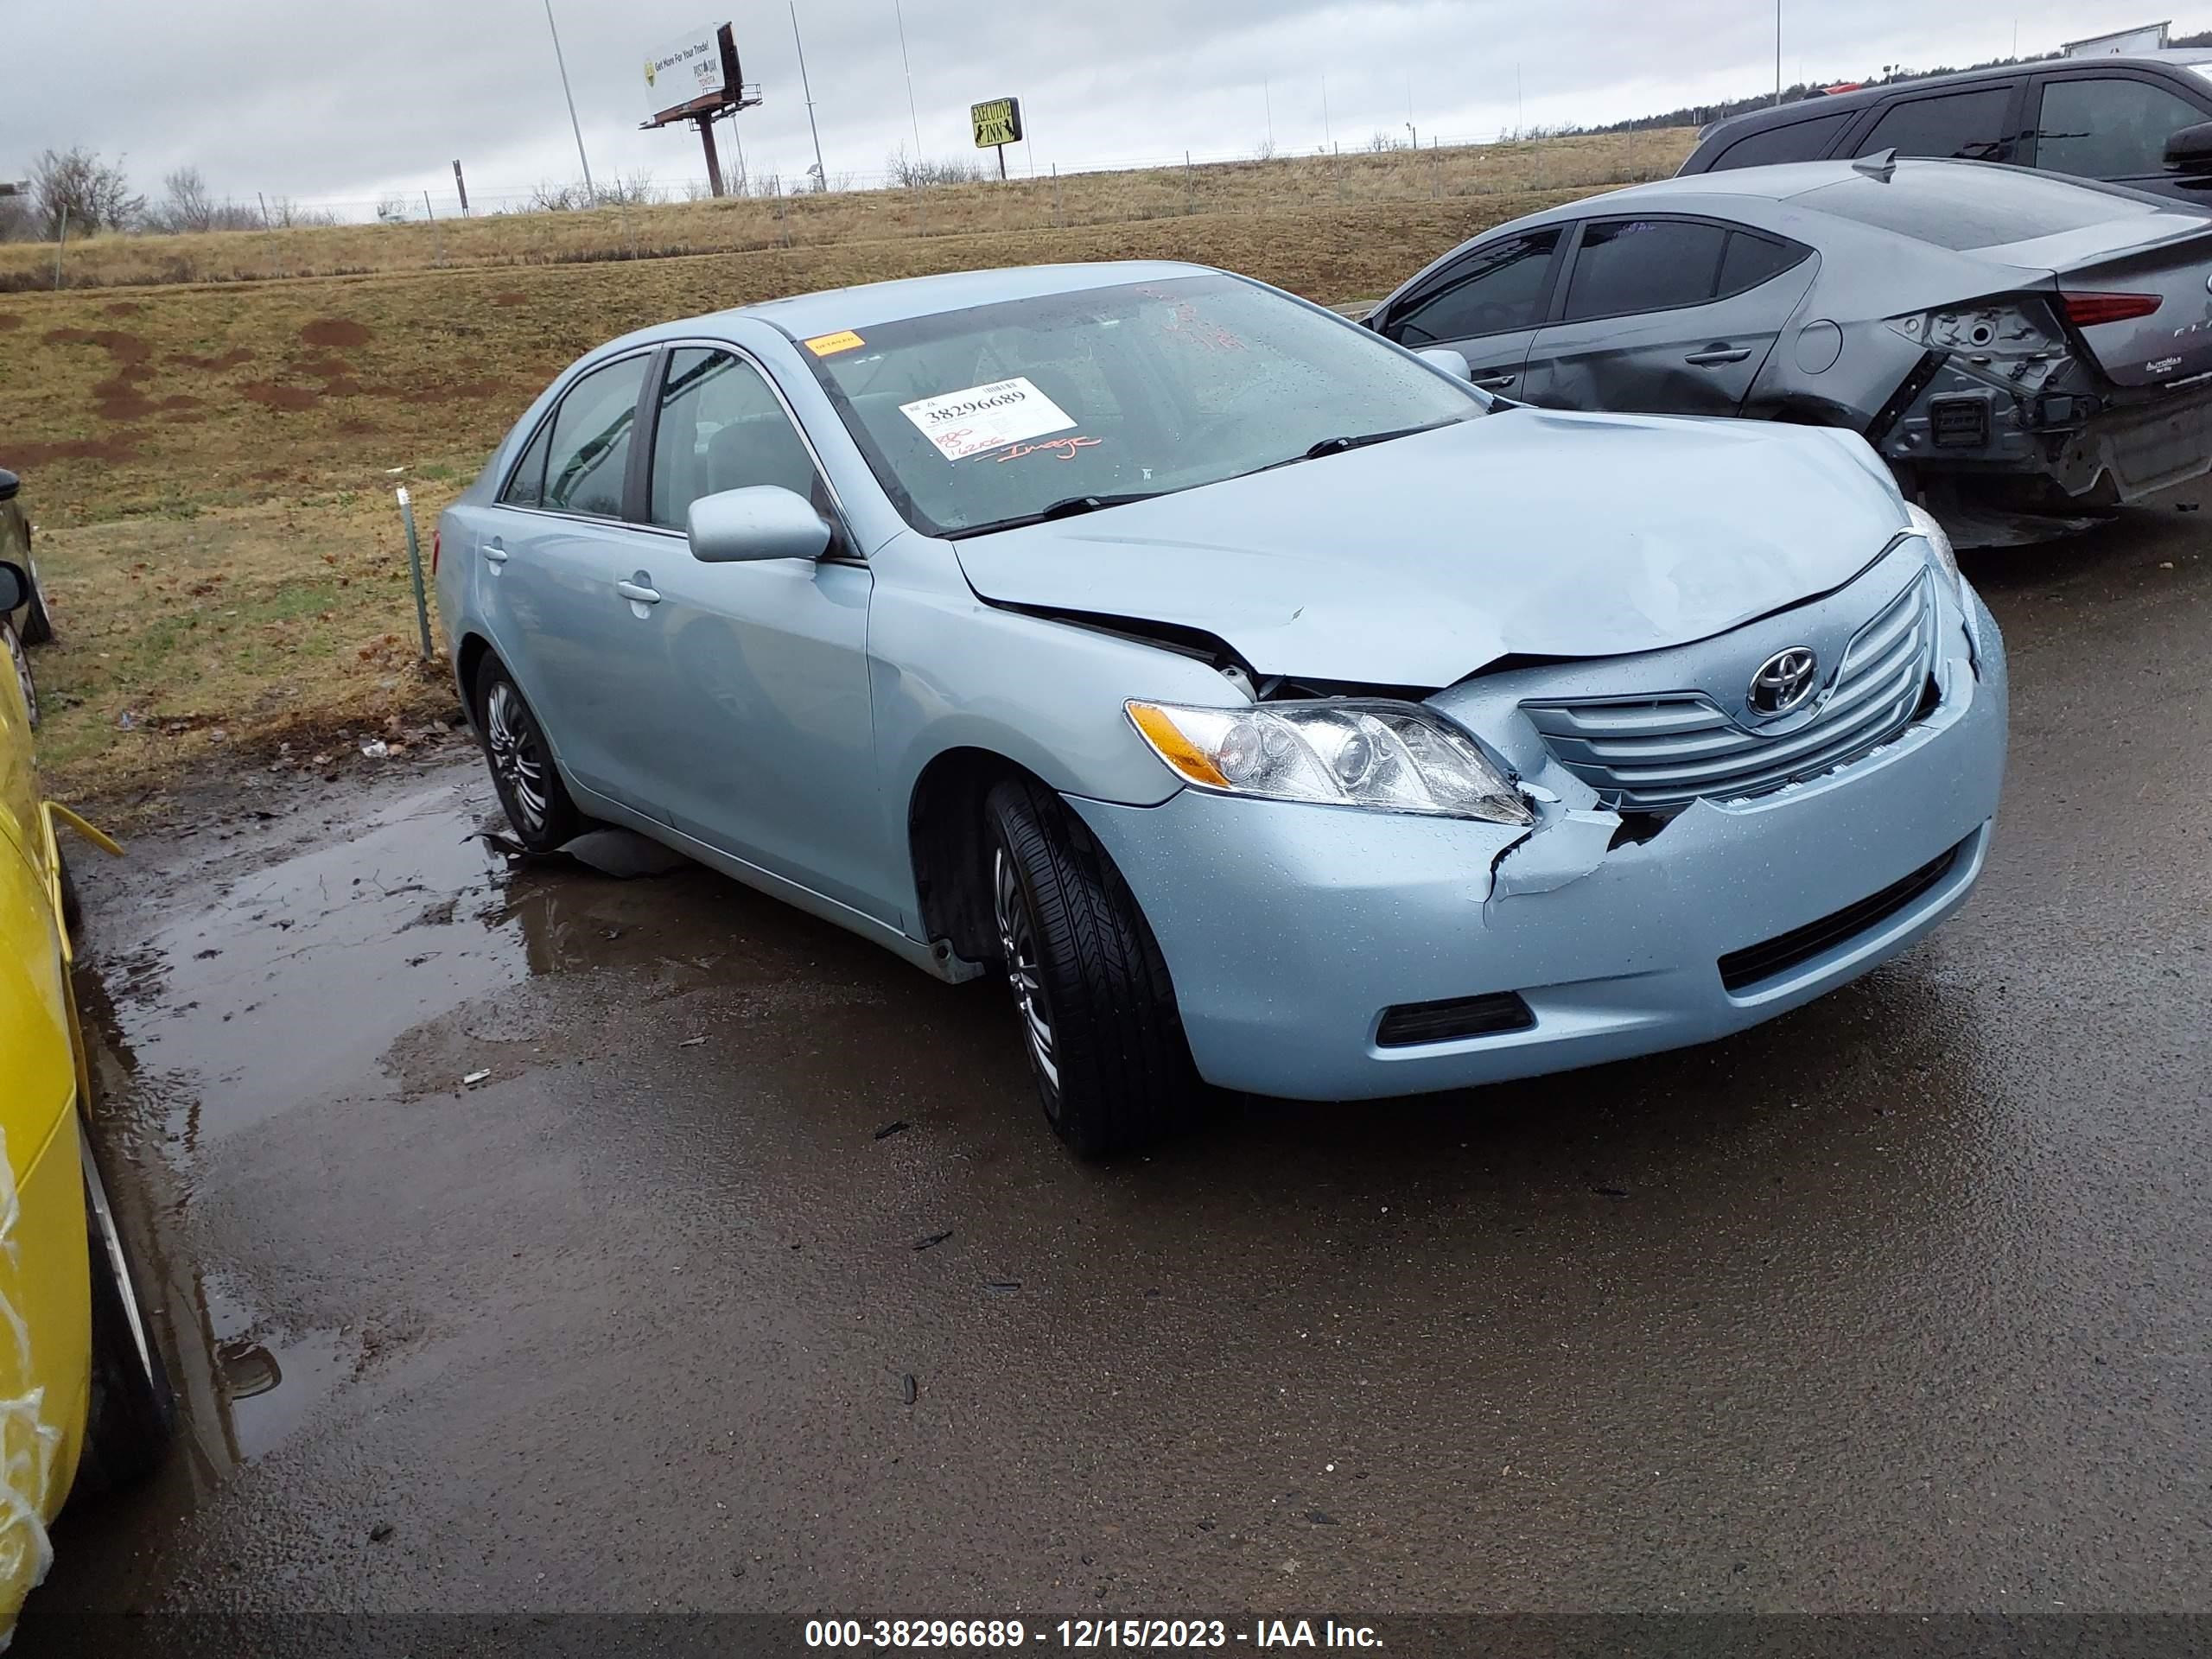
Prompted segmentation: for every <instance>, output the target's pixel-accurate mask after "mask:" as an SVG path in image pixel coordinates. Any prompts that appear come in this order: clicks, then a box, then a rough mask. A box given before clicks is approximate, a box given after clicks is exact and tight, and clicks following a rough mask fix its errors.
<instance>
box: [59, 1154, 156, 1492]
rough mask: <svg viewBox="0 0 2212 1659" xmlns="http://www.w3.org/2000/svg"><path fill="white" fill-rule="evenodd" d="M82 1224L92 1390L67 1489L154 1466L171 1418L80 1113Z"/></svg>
mask: <svg viewBox="0 0 2212 1659" xmlns="http://www.w3.org/2000/svg"><path fill="white" fill-rule="evenodd" d="M77 1146H78V1150H79V1154H80V1155H81V1156H82V1158H83V1160H84V1165H85V1224H86V1234H87V1243H88V1244H89V1246H90V1251H91V1255H92V1404H91V1407H90V1409H89V1410H88V1411H87V1413H86V1426H85V1449H84V1451H83V1452H81V1453H80V1454H79V1457H78V1459H77V1479H76V1484H74V1485H73V1487H72V1488H71V1489H70V1491H71V1494H72V1496H76V1495H79V1494H81V1495H85V1496H95V1495H97V1494H99V1493H101V1492H109V1491H115V1490H117V1489H118V1487H123V1486H128V1485H130V1484H131V1483H133V1482H134V1481H138V1480H143V1478H145V1477H146V1476H148V1475H149V1474H151V1473H152V1472H153V1471H154V1470H155V1469H156V1467H158V1466H159V1465H160V1463H161V1461H162V1453H163V1452H165V1451H166V1450H167V1449H168V1442H169V1434H170V1432H171V1430H172V1429H173V1428H174V1427H175V1422H176V1396H175V1393H174V1392H172V1391H171V1389H170V1387H169V1374H168V1367H167V1366H165V1365H164V1364H163V1363H162V1351H161V1346H160V1344H157V1343H156V1341H155V1340H154V1333H153V1332H151V1331H150V1330H149V1329H148V1328H147V1325H146V1321H145V1317H144V1315H143V1312H142V1311H141V1309H140V1307H139V1303H138V1293H137V1289H136V1288H135V1287H133V1285H132V1284H131V1281H130V1263H129V1262H127V1261H125V1260H124V1254H123V1236H122V1234H121V1232H120V1231H119V1230H118V1228H117V1226H116V1223H115V1212H114V1211H113V1210H112V1209H111V1207H110V1206H109V1204H108V1198H107V1188H106V1186H105V1185H104V1184H103V1183H102V1181H101V1180H100V1170H99V1164H98V1163H97V1162H95V1161H94V1160H93V1158H92V1140H91V1138H90V1137H89V1136H88V1135H86V1133H85V1126H84V1123H83V1122H82V1121H81V1120H80V1121H79V1123H78V1125H77Z"/></svg>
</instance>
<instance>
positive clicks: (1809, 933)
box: [1720, 842, 1966, 995]
mask: <svg viewBox="0 0 2212 1659" xmlns="http://www.w3.org/2000/svg"><path fill="white" fill-rule="evenodd" d="M1965 846H1966V842H1960V843H1959V845H1958V846H1956V847H1954V848H1952V849H1951V850H1950V851H1949V852H1948V853H1945V854H1944V855H1942V857H1941V858H1936V859H1932V860H1930V861H1929V862H1927V863H1925V864H1923V865H1922V866H1921V867H1920V868H1918V869H1916V870H1915V871H1914V872H1913V873H1912V874H1910V875H1908V876H1907V877H1905V878H1904V880H1902V881H1893V882H1891V884H1890V885H1889V886H1888V887H1884V888H1883V889H1882V890H1881V891H1880V892H1879V893H1873V894H1872V895H1870V896H1869V897H1867V898H1865V899H1860V900H1859V902H1858V903H1857V904H1855V905H1846V906H1844V907H1843V908H1842V909H1841V910H1839V911H1836V912H1834V913H1833V914H1831V915H1827V916H1823V917H1821V919H1820V920H1819V921H1817V922H1808V923H1807V924H1806V925H1804V926H1802V927H1799V928H1792V929H1791V930H1790V931H1789V932H1787V933H1782V934H1777V936H1776V937H1774V938H1770V939H1768V940H1766V941H1765V942H1764V943H1763V944H1751V945H1746V946H1745V947H1744V949H1742V950H1731V951H1730V952H1729V953H1728V954H1727V955H1726V956H1725V957H1721V958H1720V982H1721V984H1722V985H1723V986H1724V987H1726V988H1727V990H1728V991H1729V992H1730V994H1731V995H1733V994H1734V993H1735V992H1738V991H1741V990H1745V989H1748V988H1750V987H1751V986H1753V985H1757V984H1758V983H1759V982H1761V981H1762V980H1768V979H1772V978H1774V977H1775V976H1777V974H1785V973H1788V972H1789V970H1790V969H1792V968H1795V967H1796V966H1798V965H1799V964H1800V963H1808V962H1810V961H1811V960H1812V959H1813V958H1814V957H1817V956H1820V955H1821V953H1823V952H1824V951H1828V950H1834V949H1835V947H1836V946H1838V945H1840V944H1846V943H1847V942H1849V941H1850V940H1851V939H1853V938H1856V937H1857V936H1858V935H1859V934H1861V933H1864V932H1866V931H1868V930H1869V929H1871V928H1872V927H1874V926H1876V925H1878V924H1880V923H1882V922H1885V921H1887V920H1888V919H1889V918H1891V917H1892V916H1894V915H1896V914H1897V912H1899V911H1901V910H1903V909H1904V907H1905V906H1907V905H1909V904H1910V903H1911V902H1912V901H1913V900H1914V899H1917V898H1919V897H1920V895H1921V894H1922V893H1926V892H1927V891H1928V890H1929V888H1930V887H1934V886H1935V885H1936V883H1937V882H1938V881H1941V880H1942V879H1943V877H1944V876H1945V875H1946V874H1948V872H1949V870H1950V868H1951V866H1952V865H1953V864H1955V863H1956V862H1957V861H1958V857H1959V854H1960V852H1961V850H1962V849H1964V848H1965Z"/></svg>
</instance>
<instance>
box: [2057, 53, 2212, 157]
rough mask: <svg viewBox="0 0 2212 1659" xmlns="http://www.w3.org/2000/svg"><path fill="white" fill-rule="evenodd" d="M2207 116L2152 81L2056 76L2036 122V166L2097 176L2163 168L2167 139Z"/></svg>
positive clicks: (2115, 77) (2111, 77) (2108, 77)
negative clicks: (2066, 78) (2062, 78)
mask: <svg viewBox="0 0 2212 1659" xmlns="http://www.w3.org/2000/svg"><path fill="white" fill-rule="evenodd" d="M2204 118H2205V117H2204V112H2203V111H2202V110H2200V109H2198V108H2197V107H2196V105H2194V104H2191V103H2190V101H2189V100H2188V99H2185V98H2183V97H2181V96H2179V95H2178V94H2177V93H2174V92H2168V91H2167V90H2166V89H2165V88H2164V87H2163V86H2152V84H2151V83H2150V82H2149V81H2147V80H2126V79H2120V78H2119V77H2117V76H2095V77H2088V76H2084V77H2082V78H2081V79H2073V80H2054V81H2051V82H2050V83H2049V84H2047V85H2046V86H2044V89H2043V111H2042V113H2041V115H2039V116H2038V117H2037V121H2036V165H2037V167H2041V168H2049V169H2050V171H2052V172H2054V173H2077V174H2080V175H2082V176H2083V177H2085V178H2092V179H2123V178H2135V177H2140V176H2142V175H2145V174H2157V173H2161V172H2164V169H2165V159H2166V140H2167V139H2169V138H2171V137H2173V136H2174V134H2175V133H2177V132H2178V131H2180V130H2182V129H2183V127H2193V126H2196V124H2199V123H2200V122H2202V120H2203V119H2204Z"/></svg>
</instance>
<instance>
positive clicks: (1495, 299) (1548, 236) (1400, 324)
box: [1383, 230, 1560, 346]
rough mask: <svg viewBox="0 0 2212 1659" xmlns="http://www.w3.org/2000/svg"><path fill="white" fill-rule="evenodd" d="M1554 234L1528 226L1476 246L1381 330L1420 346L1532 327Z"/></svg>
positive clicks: (1537, 315)
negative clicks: (1516, 233)
mask: <svg viewBox="0 0 2212 1659" xmlns="http://www.w3.org/2000/svg"><path fill="white" fill-rule="evenodd" d="M1559 237H1560V233H1559V232H1557V231H1555V230H1552V231H1531V232H1528V233H1527V234H1525V235H1522V236H1510V237H1507V238H1505V239H1504V240H1503V241H1499V242H1493V243H1491V245H1489V246H1488V247H1484V248H1478V249H1476V250H1475V251H1473V252H1472V253H1471V254H1469V255H1468V256H1467V257H1466V259H1465V262H1463V263H1462V264H1461V265H1460V266H1459V269H1458V270H1455V271H1453V272H1452V273H1451V274H1450V275H1449V276H1447V277H1446V278H1445V279H1444V281H1445V284H1446V285H1445V286H1444V287H1443V288H1442V289H1439V290H1438V291H1437V292H1435V293H1433V294H1432V295H1430V296H1428V297H1427V299H1424V300H1420V301H1416V302H1414V305H1413V306H1412V307H1411V308H1408V309H1407V310H1404V311H1402V312H1400V313H1399V314H1398V315H1397V316H1395V318H1393V319H1392V320H1391V321H1389V324H1388V325H1386V326H1385V327H1384V328H1383V333H1384V334H1388V335H1389V337H1390V338H1391V339H1392V340H1396V341H1397V342H1398V343H1399V344H1400V345H1402V346H1429V345H1433V344H1434V343H1435V342H1436V341H1438V340H1472V339H1474V338H1476V337H1478V335H1482V334H1505V333H1508V332H1510V330H1512V329H1516V328H1533V327H1535V326H1536V325H1537V324H1538V323H1539V322H1541V321H1543V315H1542V312H1543V302H1544V296H1545V294H1546V292H1547V290H1548V283H1547V282H1546V278H1547V277H1549V275H1550V274H1551V268H1552V251H1553V250H1554V249H1555V248H1556V247H1558V246H1559Z"/></svg>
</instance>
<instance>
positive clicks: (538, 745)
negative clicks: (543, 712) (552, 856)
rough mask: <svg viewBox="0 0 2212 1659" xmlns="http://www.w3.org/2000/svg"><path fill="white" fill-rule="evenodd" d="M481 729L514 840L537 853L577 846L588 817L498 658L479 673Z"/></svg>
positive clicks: (478, 719)
mask: <svg viewBox="0 0 2212 1659" xmlns="http://www.w3.org/2000/svg"><path fill="white" fill-rule="evenodd" d="M476 729H477V732H478V734H479V735H480V737H481V738H482V740H483V743H484V759H485V761H486V764H488V765H489V766H491V768H492V786H493V788H494V789H496V790H498V791H499V804H500V805H501V806H502V807H504V808H505V809H506V814H507V822H508V823H511V824H512V825H513V826H514V831H515V839H516V840H518V841H519V842H522V844H523V845H524V847H525V848H527V849H529V850H531V852H533V853H550V852H553V851H556V849H559V848H561V847H563V846H565V845H566V844H567V843H568V842H571V841H574V840H575V838H576V836H577V835H578V834H579V833H580V832H581V831H582V829H583V815H582V813H580V812H578V811H577V810H576V804H575V801H574V800H572V799H570V798H569V787H568V785H566V784H564V783H563V782H562V781H561V769H560V768H559V767H558V766H555V765H554V764H553V748H552V746H551V745H550V744H549V743H548V742H546V741H545V728H543V727H542V726H540V725H539V724H538V723H537V715H536V714H534V713H532V712H531V707H530V704H529V703H528V702H524V699H523V695H522V688H521V687H520V686H518V685H517V684H516V683H515V682H514V676H512V674H510V673H508V672H507V669H506V664H504V663H502V662H501V661H500V660H499V658H496V657H492V656H486V658H484V660H483V662H482V663H481V664H479V665H478V667H477V670H476Z"/></svg>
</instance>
